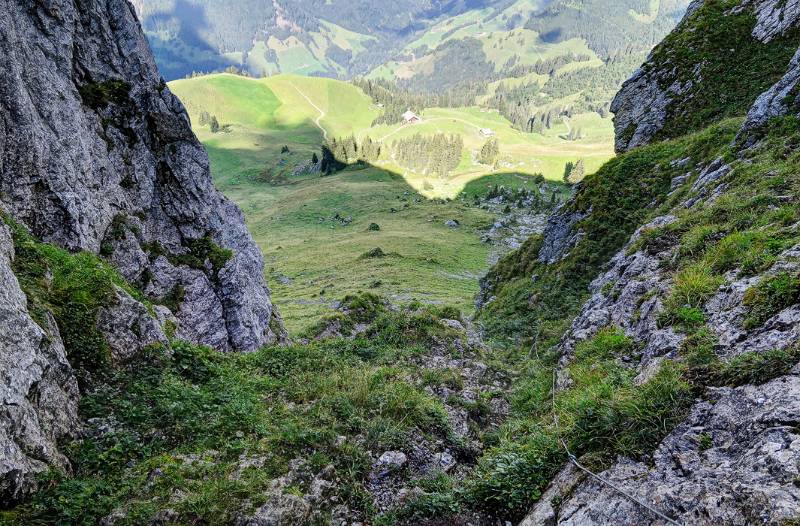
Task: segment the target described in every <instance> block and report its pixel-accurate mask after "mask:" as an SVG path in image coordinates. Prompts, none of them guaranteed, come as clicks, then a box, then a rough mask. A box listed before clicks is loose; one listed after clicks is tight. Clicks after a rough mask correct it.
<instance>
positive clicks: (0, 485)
mask: <svg viewBox="0 0 800 526" xmlns="http://www.w3.org/2000/svg"><path fill="white" fill-rule="evenodd" d="M13 259H14V244H13V242H12V240H11V234H10V231H9V228H8V227H7V226H6V225H5V224H3V222H2V221H0V502H8V501H13V500H17V499H19V498H21V497H23V496H24V495H25V494H27V493H28V492H29V491H30V490H31V489H32V488H33V487H34V480H33V478H34V475H35V474H36V473H38V472H40V471H43V470H44V469H46V468H47V466H48V465H52V466H57V467H61V468H65V467H67V465H68V462H67V459H66V458H65V457H64V456H63V455H62V454H61V453H60V452H59V450H58V443H59V441H61V440H63V439H66V438H69V437H70V436H74V434H75V432H76V431H77V429H78V427H79V424H78V383H77V381H76V380H75V377H74V375H73V374H72V368H71V367H70V365H69V362H68V361H67V356H66V353H65V351H64V344H63V343H62V341H61V337H60V335H59V332H58V326H57V325H56V322H55V320H53V318H52V316H50V315H49V314H45V318H44V319H43V320H40V323H42V326H40V325H39V324H37V323H36V322H35V321H34V320H33V319H32V317H31V314H30V312H28V307H27V298H26V297H25V294H24V293H23V292H22V290H21V289H20V286H19V282H18V281H17V278H16V277H15V276H14V273H13V272H12V268H11V265H12V261H13Z"/></svg>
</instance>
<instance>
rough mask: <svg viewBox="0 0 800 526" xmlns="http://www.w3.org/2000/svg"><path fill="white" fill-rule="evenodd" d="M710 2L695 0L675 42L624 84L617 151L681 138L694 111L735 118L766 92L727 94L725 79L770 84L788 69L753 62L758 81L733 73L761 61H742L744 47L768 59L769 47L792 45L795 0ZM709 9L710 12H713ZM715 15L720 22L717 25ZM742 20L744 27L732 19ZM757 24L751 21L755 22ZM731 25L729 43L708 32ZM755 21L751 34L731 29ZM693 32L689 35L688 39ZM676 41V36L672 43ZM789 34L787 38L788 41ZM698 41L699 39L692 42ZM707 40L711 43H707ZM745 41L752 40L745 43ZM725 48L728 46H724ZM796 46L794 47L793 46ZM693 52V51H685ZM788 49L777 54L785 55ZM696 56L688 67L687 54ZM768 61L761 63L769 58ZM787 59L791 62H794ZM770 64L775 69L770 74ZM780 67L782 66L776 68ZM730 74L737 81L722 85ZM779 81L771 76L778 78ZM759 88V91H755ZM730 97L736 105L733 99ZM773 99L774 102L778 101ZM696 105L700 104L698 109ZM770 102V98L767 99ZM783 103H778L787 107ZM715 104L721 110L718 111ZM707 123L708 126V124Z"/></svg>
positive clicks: (617, 104) (799, 17)
mask: <svg viewBox="0 0 800 526" xmlns="http://www.w3.org/2000/svg"><path fill="white" fill-rule="evenodd" d="M718 5H719V4H717V6H714V5H712V3H711V2H706V1H705V0H694V1H693V2H692V3H691V4H690V6H689V8H688V9H687V12H686V15H685V16H684V19H683V21H682V22H681V23H680V24H679V26H678V27H677V28H676V30H675V31H674V32H673V34H672V35H671V36H670V37H667V39H666V40H665V41H664V42H663V43H662V44H660V45H659V46H658V47H657V48H656V49H655V50H654V51H653V53H651V55H650V57H648V60H647V62H645V64H644V65H643V66H642V67H641V68H639V70H637V71H636V73H635V74H634V75H633V76H632V77H631V78H630V79H629V80H628V81H626V82H625V83H624V84H623V86H622V89H621V90H620V91H619V93H617V96H616V97H615V98H614V100H613V102H612V103H611V111H612V112H613V113H614V114H615V117H614V127H615V130H616V150H617V151H618V152H625V151H628V150H630V149H631V148H636V147H638V146H643V145H645V144H649V143H650V142H652V141H653V140H656V139H663V138H671V137H675V136H676V135H680V134H681V133H683V132H684V131H685V130H686V129H687V128H688V127H690V126H689V125H688V124H686V122H687V121H690V120H691V119H692V118H693V115H692V114H693V113H695V112H699V111H702V112H703V113H704V114H706V115H707V116H708V118H720V117H724V116H729V115H731V114H735V110H734V112H733V113H732V112H731V111H730V110H731V108H732V107H734V108H735V107H742V105H745V106H743V110H746V109H747V105H749V104H751V103H752V101H753V98H754V97H756V96H757V95H759V93H760V91H755V92H754V91H752V90H751V91H741V92H739V93H736V94H735V97H734V96H733V95H732V94H730V93H729V92H730V91H732V90H726V88H725V86H726V82H730V83H731V84H732V85H735V84H737V83H738V84H741V85H742V86H744V85H747V86H750V85H751V84H752V85H753V86H754V87H756V86H758V85H759V83H760V82H767V84H765V85H763V88H762V89H765V88H767V87H768V86H769V85H770V84H769V83H770V78H771V77H772V76H773V75H774V73H775V72H776V71H777V72H779V73H782V72H783V71H785V69H784V68H783V64H771V63H766V64H765V63H763V62H762V63H753V64H751V65H750V66H748V67H747V68H745V69H746V70H747V71H749V72H750V73H751V74H752V75H753V76H754V78H755V77H758V78H757V80H755V81H752V82H751V81H749V80H747V81H746V80H745V79H742V78H740V77H739V75H738V74H736V73H733V70H734V67H732V65H733V66H735V65H737V64H739V65H741V64H743V63H744V61H746V60H752V59H754V58H755V57H751V56H747V55H746V53H747V51H745V56H740V55H739V53H741V52H742V49H743V48H744V47H745V45H748V46H750V45H752V46H759V47H761V48H762V49H763V50H764V53H762V57H763V58H766V59H767V60H769V59H770V58H772V57H770V56H769V53H770V50H771V49H774V48H779V47H781V46H782V47H783V48H785V44H787V42H782V41H781V40H782V39H783V40H787V38H788V41H789V42H788V43H789V45H791V42H792V41H794V40H796V37H795V36H794V35H796V33H797V26H798V21H800V2H798V1H797V0H789V1H785V0H741V1H740V2H739V4H738V5H737V6H735V7H733V8H728V9H725V10H724V11H723V12H722V13H716V12H714V13H712V14H709V13H710V12H712V11H716V10H719V9H721V8H720V7H718ZM707 7H708V8H707ZM712 16H716V17H719V19H715V20H712V19H711V17H712ZM733 18H740V19H741V20H743V21H742V22H736V23H734V22H730V23H729V22H728V21H727V19H733ZM751 21H752V22H751ZM708 24H711V25H712V26H713V27H720V28H722V27H728V28H729V30H728V31H727V34H726V37H725V38H726V39H727V38H729V39H730V40H729V41H727V40H726V41H722V38H721V36H720V35H716V34H715V35H714V36H708V35H706V29H705V28H706V27H707V25H708ZM747 24H750V25H751V29H750V30H749V34H748V33H742V34H738V35H737V34H736V33H735V31H733V28H737V30H738V28H739V27H744V26H745V25H747ZM687 35H688V36H687ZM671 37H674V38H671ZM784 37H786V38H784ZM692 38H697V39H698V40H696V41H694V40H693V41H687V39H692ZM702 39H705V40H704V41H703V40H702ZM742 39H752V42H743V40H742ZM726 46H727V49H726ZM795 47H796V42H795ZM688 49H691V50H692V53H688V54H687V53H686V51H687V50H688ZM781 54H782V51H778V52H776V55H781ZM687 56H688V57H694V58H693V61H692V59H689V60H688V62H687V59H686V57H687ZM763 58H762V59H763ZM788 59H789V57H787V58H786V60H787V61H788ZM764 66H769V70H767V69H765V67H764ZM743 67H744V66H743ZM776 68H777V69H776ZM726 74H730V75H731V78H729V79H727V81H723V82H721V81H720V79H724V77H725V76H726ZM774 80H777V79H772V81H774ZM756 89H757V88H756ZM728 97H730V98H731V100H727V99H728ZM773 100H774V99H773ZM694 101H697V103H698V106H697V107H695V106H692V103H693V102H694ZM764 103H766V101H764ZM781 103H782V102H773V104H781ZM715 105H716V106H715ZM704 124H705V125H708V124H710V122H708V121H707V119H706V122H705V123H704Z"/></svg>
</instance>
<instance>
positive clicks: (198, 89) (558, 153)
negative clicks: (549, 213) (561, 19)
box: [170, 74, 613, 198]
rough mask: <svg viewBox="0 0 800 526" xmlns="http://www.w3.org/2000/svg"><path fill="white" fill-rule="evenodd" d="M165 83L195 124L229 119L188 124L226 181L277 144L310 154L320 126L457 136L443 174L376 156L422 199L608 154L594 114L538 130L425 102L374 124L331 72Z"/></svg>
mask: <svg viewBox="0 0 800 526" xmlns="http://www.w3.org/2000/svg"><path fill="white" fill-rule="evenodd" d="M170 87H171V89H172V90H173V91H174V92H175V93H176V94H177V95H178V97H180V98H181V100H182V101H183V102H184V104H185V105H186V107H187V109H188V111H189V114H190V116H191V117H192V120H193V122H195V123H198V121H199V115H200V112H201V111H206V112H208V113H210V114H214V115H216V116H217V118H218V119H219V121H220V124H222V125H230V130H229V133H217V134H213V133H211V132H210V130H209V129H208V128H207V127H202V126H197V125H196V126H195V131H196V133H197V134H198V136H199V137H200V139H201V140H202V141H203V143H204V144H205V145H206V146H207V147H208V149H209V152H210V154H211V158H212V161H213V162H214V163H215V168H218V170H217V173H216V175H217V176H218V177H221V178H222V179H223V180H224V181H228V182H236V181H239V180H241V178H242V177H255V176H256V175H258V173H260V172H261V171H262V170H263V169H264V168H265V167H266V166H268V165H272V164H274V162H275V159H278V158H280V157H281V152H280V150H281V148H282V146H284V145H289V146H290V147H291V148H290V149H291V150H292V152H293V153H292V154H290V155H284V156H283V157H284V160H285V161H286V164H287V165H294V164H297V162H300V161H301V160H302V159H310V157H311V155H312V153H314V152H317V151H318V149H319V148H318V147H319V145H320V144H321V143H322V142H323V130H324V132H325V133H327V136H328V137H329V138H334V137H342V136H349V135H351V134H354V135H356V136H358V137H361V138H363V137H366V136H369V137H371V138H372V139H376V140H382V141H384V142H385V143H386V144H387V145H389V144H391V142H392V141H394V140H397V139H401V138H403V137H408V136H410V135H413V134H416V133H421V134H423V135H433V134H435V133H437V132H445V133H456V134H459V135H461V136H462V137H463V139H464V143H465V153H464V159H463V160H462V163H461V165H460V166H459V167H458V169H457V170H456V171H455V172H454V173H452V174H451V176H450V177H449V178H448V179H444V180H443V179H439V178H435V177H423V176H421V175H418V174H413V173H410V172H407V171H406V170H404V169H403V168H402V167H400V166H397V165H396V164H394V163H393V162H392V161H391V159H389V158H388V156H385V158H383V159H382V160H381V162H380V163H379V164H380V165H381V167H384V168H386V169H388V170H391V171H394V172H397V173H400V174H403V175H404V176H405V177H406V180H407V182H408V183H409V184H410V185H411V186H413V187H414V189H416V190H417V191H419V192H421V193H423V194H424V195H426V196H428V197H442V198H453V197H455V196H457V195H458V193H459V192H460V191H461V190H462V189H463V188H464V186H465V185H466V184H468V183H469V182H470V181H472V180H474V179H476V178H479V177H482V176H484V175H486V174H489V173H494V172H497V173H505V172H509V171H517V172H519V173H522V174H530V175H532V174H537V173H541V174H543V175H544V176H545V177H546V178H548V179H551V180H560V179H561V177H562V175H563V171H564V165H565V164H566V163H567V162H568V161H573V162H574V161H576V160H577V159H584V160H585V161H586V166H587V172H588V173H590V172H592V171H594V170H596V169H597V168H599V167H600V166H601V165H602V164H603V163H604V162H605V161H607V160H608V159H610V158H611V157H612V156H613V145H612V142H613V129H612V123H611V120H610V119H602V118H600V117H599V115H597V114H595V113H583V114H578V115H575V116H574V117H573V118H572V119H571V120H570V121H569V123H568V124H567V123H559V124H557V125H555V126H554V127H553V128H552V129H549V130H547V131H546V132H545V134H544V135H539V134H526V133H522V132H520V131H518V130H516V129H514V128H512V126H511V124H510V123H509V122H508V120H506V119H505V118H504V117H502V116H501V115H499V114H498V113H496V112H494V111H491V110H483V109H480V108H478V107H471V108H431V109H428V110H426V111H425V112H424V113H423V115H422V116H423V123H421V124H418V125H415V126H401V125H379V126H374V127H373V126H372V121H373V120H374V119H375V117H376V116H378V114H379V112H380V108H378V107H376V106H375V105H373V103H372V101H371V100H370V99H369V98H368V97H367V96H366V95H364V93H362V92H361V91H360V90H358V89H357V88H355V87H354V86H352V85H350V84H348V83H344V82H340V81H336V80H331V79H323V78H315V77H301V76H295V75H279V76H275V77H269V78H265V79H259V80H253V79H249V78H245V77H238V76H234V75H225V74H223V75H209V76H205V77H198V78H193V79H187V80H179V81H175V82H172V83H170ZM571 126H575V127H579V128H580V129H581V130H582V132H583V137H582V138H581V139H580V140H575V141H569V140H566V136H567V135H568V133H569V130H570V127H571ZM481 128H489V129H491V130H492V131H493V132H494V133H495V134H496V136H497V137H498V139H499V141H500V153H501V155H500V163H499V164H498V165H497V166H496V167H491V166H485V165H482V164H480V163H478V162H477V161H476V160H475V158H476V157H477V152H478V151H479V150H480V148H481V147H482V146H483V144H484V143H485V142H486V138H485V137H483V136H482V135H481V134H480V132H479V130H480V129H481ZM234 153H235V155H234Z"/></svg>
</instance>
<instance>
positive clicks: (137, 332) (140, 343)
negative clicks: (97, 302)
mask: <svg viewBox="0 0 800 526" xmlns="http://www.w3.org/2000/svg"><path fill="white" fill-rule="evenodd" d="M114 292H115V298H114V299H113V300H112V302H111V304H110V305H108V306H106V307H103V308H101V309H100V312H99V313H98V315H97V329H98V330H99V331H100V332H101V333H102V334H103V336H104V337H105V339H106V342H107V343H108V346H109V348H110V350H111V355H112V357H113V358H114V360H115V361H117V362H124V361H126V360H129V359H130V358H132V357H133V356H135V355H136V354H138V353H139V352H140V351H141V350H142V349H144V348H145V347H147V346H149V345H153V344H156V343H163V344H166V343H167V337H166V336H165V335H164V331H163V330H162V328H161V326H160V325H159V323H158V321H157V319H156V318H154V317H153V315H151V314H150V312H149V311H148V310H147V307H145V306H144V305H142V304H141V303H140V302H138V301H136V300H135V299H134V298H132V297H131V296H130V295H129V294H128V293H127V292H125V291H124V290H122V289H121V288H119V287H116V288H115V290H114Z"/></svg>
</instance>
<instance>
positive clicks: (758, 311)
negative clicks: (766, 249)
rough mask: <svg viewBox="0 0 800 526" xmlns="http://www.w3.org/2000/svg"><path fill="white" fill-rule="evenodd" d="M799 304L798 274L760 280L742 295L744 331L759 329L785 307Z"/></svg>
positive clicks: (799, 287)
mask: <svg viewBox="0 0 800 526" xmlns="http://www.w3.org/2000/svg"><path fill="white" fill-rule="evenodd" d="M797 303H800V273H790V272H786V271H784V272H780V273H779V274H777V275H776V276H773V277H770V278H767V279H764V280H762V281H761V282H760V283H759V284H758V285H756V286H755V287H753V288H751V289H749V290H748V291H747V292H746V293H745V295H744V305H745V306H746V307H747V309H748V313H747V318H746V319H745V321H744V327H745V328H746V329H755V328H757V327H761V326H762V325H764V323H765V322H766V321H767V320H769V319H770V318H772V317H773V316H775V315H776V314H778V313H779V312H780V311H782V310H783V309H785V308H787V307H791V306H792V305H795V304H797Z"/></svg>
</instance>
